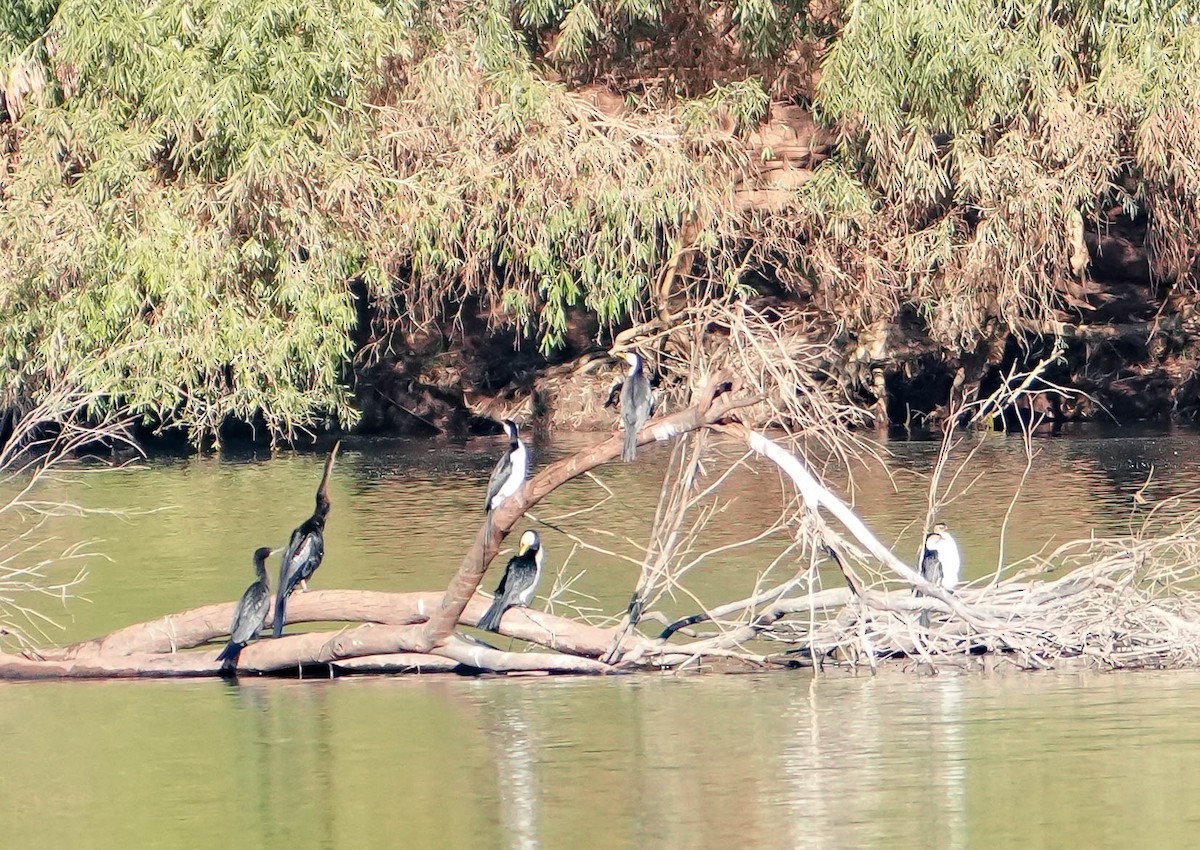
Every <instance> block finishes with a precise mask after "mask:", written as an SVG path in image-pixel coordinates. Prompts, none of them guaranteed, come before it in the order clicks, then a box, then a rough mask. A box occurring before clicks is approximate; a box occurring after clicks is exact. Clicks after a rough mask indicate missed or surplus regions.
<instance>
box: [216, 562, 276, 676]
mask: <svg viewBox="0 0 1200 850" xmlns="http://www.w3.org/2000/svg"><path fill="white" fill-rule="evenodd" d="M272 551H274V550H272V549H270V548H268V547H266V546H263V547H262V548H261V549H256V550H255V551H254V574H255V575H256V576H257V577H258V579H257V581H255V582H254V584H252V585H250V586H249V587H247V588H246V592H245V593H243V594H242V598H241V599H240V600H239V601H238V604H237V607H236V608H234V609H233V624H232V625H231V626H230V627H229V643H227V644H225V649H224V650H222V651H221V654H220V655H218V656H217V660H218V661H221V662H223V663H222V664H221V671H222V672H227V671H233V670H236V669H237V663H238V656H239V655H241V654H242V650H243V649H245V647H246V644H248V643H249V642H250V641H252V640H254V639H255V638H256V637H258V633H259V631H260V630H261V629H262V627H263V624H264V623H265V622H266V619H267V614H269V613H271V585H270V583H269V582H268V581H267V558H269V557H271V552H272Z"/></svg>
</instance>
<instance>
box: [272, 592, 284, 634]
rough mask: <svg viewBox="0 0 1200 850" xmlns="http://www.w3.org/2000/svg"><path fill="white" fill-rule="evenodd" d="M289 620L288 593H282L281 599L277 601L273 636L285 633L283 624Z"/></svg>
mask: <svg viewBox="0 0 1200 850" xmlns="http://www.w3.org/2000/svg"><path fill="white" fill-rule="evenodd" d="M285 622H287V594H286V593H280V595H279V601H278V602H276V603H275V625H274V626H273V627H272V629H271V635H272V636H273V637H279V636H280V635H282V634H283V624H284V623H285Z"/></svg>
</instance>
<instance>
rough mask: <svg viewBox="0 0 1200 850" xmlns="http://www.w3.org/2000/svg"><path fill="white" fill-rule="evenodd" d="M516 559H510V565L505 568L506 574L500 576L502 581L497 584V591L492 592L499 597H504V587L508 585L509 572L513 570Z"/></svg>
mask: <svg viewBox="0 0 1200 850" xmlns="http://www.w3.org/2000/svg"><path fill="white" fill-rule="evenodd" d="M515 560H516V558H510V559H509V561H508V566H507V567H505V568H504V575H502V576H500V583H499V584H498V585H496V592H495V593H494V594H492V595H493V596H495V597H496V598H497V599H502V598H503V597H504V589H505V587H506V586H507V585H508V574H509V572H510V571H511V570H512V565H513V561H515Z"/></svg>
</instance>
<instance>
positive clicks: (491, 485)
mask: <svg viewBox="0 0 1200 850" xmlns="http://www.w3.org/2000/svg"><path fill="white" fill-rule="evenodd" d="M511 474H512V450H511V449H509V450H508V451H506V452H505V453H504V456H503V457H501V458H500V460H498V461H496V468H495V469H493V470H492V477H491V478H489V479H488V492H487V501H486V502H484V503H483V509H484V510H485V511H490V510H491V509H492V499H494V498H496V494H497V493H499V492H500V488H501V487H503V486H504V482H505V481H507V480H508V476H509V475H511Z"/></svg>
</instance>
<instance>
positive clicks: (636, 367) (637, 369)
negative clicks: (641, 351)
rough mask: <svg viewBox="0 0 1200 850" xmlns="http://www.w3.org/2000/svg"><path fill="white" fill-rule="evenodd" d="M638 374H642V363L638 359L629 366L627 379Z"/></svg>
mask: <svg viewBox="0 0 1200 850" xmlns="http://www.w3.org/2000/svg"><path fill="white" fill-rule="evenodd" d="M640 374H642V361H641V358H638V359H637V360H634V361H633V362H632V363H630V364H629V377H631V378H632V377H633V376H634V375H640Z"/></svg>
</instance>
